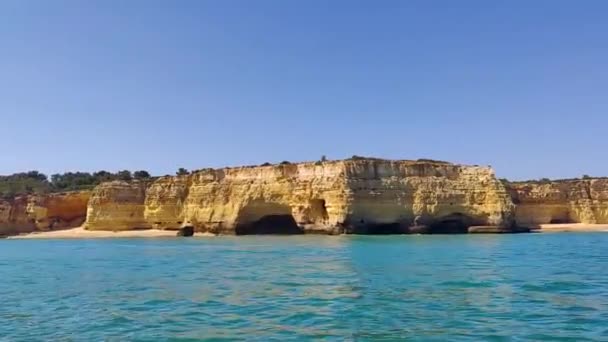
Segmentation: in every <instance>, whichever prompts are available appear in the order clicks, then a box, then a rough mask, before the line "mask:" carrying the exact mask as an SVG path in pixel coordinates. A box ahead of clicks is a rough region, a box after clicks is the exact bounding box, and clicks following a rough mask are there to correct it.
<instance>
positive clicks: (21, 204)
mask: <svg viewBox="0 0 608 342" xmlns="http://www.w3.org/2000/svg"><path fill="white" fill-rule="evenodd" d="M89 196H90V191H79V192H68V193H56V194H48V195H24V196H17V197H15V198H11V199H0V235H11V234H18V233H29V232H33V231H37V230H53V229H62V228H70V227H78V226H80V225H82V223H83V222H84V221H85V219H86V211H87V203H88V200H89Z"/></svg>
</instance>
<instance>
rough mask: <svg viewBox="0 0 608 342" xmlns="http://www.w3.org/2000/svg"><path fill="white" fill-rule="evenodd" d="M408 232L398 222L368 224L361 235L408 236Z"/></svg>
mask: <svg viewBox="0 0 608 342" xmlns="http://www.w3.org/2000/svg"><path fill="white" fill-rule="evenodd" d="M406 233H407V231H405V230H404V229H403V226H402V225H401V224H399V223H398V222H393V223H368V224H366V225H365V227H364V229H363V231H362V232H361V233H360V234H366V235H396V234H406Z"/></svg>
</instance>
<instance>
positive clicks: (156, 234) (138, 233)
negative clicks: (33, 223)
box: [7, 227, 214, 239]
mask: <svg viewBox="0 0 608 342" xmlns="http://www.w3.org/2000/svg"><path fill="white" fill-rule="evenodd" d="M176 234H177V232H176V231H174V230H158V229H146V230H126V231H116V232H114V231H106V230H86V229H84V228H82V227H78V228H72V229H63V230H55V231H49V232H34V233H29V234H22V235H16V236H9V237H7V238H8V239H98V238H162V237H175V236H176ZM194 236H214V235H213V234H205V233H196V234H194Z"/></svg>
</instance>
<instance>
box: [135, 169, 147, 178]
mask: <svg viewBox="0 0 608 342" xmlns="http://www.w3.org/2000/svg"><path fill="white" fill-rule="evenodd" d="M150 177H151V176H150V173H148V171H145V170H139V171H135V172H133V178H135V179H147V178H150Z"/></svg>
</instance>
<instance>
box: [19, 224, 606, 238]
mask: <svg viewBox="0 0 608 342" xmlns="http://www.w3.org/2000/svg"><path fill="white" fill-rule="evenodd" d="M532 231H533V232H539V233H558V232H608V224H584V223H564V224H540V225H537V226H535V227H533V230H532ZM176 234H177V232H176V231H173V230H158V229H145V230H126V231H116V232H114V231H107V230H86V229H84V228H82V227H78V228H71V229H63V230H55V231H49V232H34V233H28V234H21V235H16V236H9V237H7V238H8V239H99V238H164V237H176ZM194 236H216V235H214V234H210V233H196V234H194Z"/></svg>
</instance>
